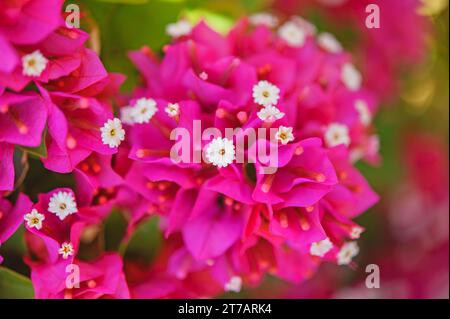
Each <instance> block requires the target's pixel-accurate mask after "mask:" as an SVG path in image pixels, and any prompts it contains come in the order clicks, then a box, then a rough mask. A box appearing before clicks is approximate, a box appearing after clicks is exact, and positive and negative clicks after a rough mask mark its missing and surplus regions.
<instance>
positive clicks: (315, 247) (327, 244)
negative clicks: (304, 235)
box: [309, 237, 333, 257]
mask: <svg viewBox="0 0 450 319" xmlns="http://www.w3.org/2000/svg"><path fill="white" fill-rule="evenodd" d="M331 248H333V243H332V242H331V241H330V238H328V237H327V238H325V239H324V240H321V241H317V242H315V243H312V244H311V247H310V248H309V253H310V254H311V255H313V256H319V257H323V256H325V255H326V254H327V253H328V252H329V251H330V250H331Z"/></svg>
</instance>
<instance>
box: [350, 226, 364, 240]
mask: <svg viewBox="0 0 450 319" xmlns="http://www.w3.org/2000/svg"><path fill="white" fill-rule="evenodd" d="M363 231H364V229H363V228H362V227H359V226H355V227H352V229H351V230H350V238H351V239H357V238H359V237H360V236H361V234H362V232H363Z"/></svg>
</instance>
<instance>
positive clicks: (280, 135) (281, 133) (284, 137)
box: [275, 125, 294, 145]
mask: <svg viewBox="0 0 450 319" xmlns="http://www.w3.org/2000/svg"><path fill="white" fill-rule="evenodd" d="M275 138H276V139H277V140H279V141H280V142H281V144H283V145H286V144H287V143H289V142H291V141H293V140H294V134H292V127H286V126H283V125H280V127H279V128H278V132H277V133H276V134H275Z"/></svg>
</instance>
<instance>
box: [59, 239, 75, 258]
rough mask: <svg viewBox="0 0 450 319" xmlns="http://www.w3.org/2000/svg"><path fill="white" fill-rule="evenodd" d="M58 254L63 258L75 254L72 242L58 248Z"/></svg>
mask: <svg viewBox="0 0 450 319" xmlns="http://www.w3.org/2000/svg"><path fill="white" fill-rule="evenodd" d="M58 254H60V255H62V258H64V259H67V258H68V257H69V256H72V255H73V254H74V250H73V246H72V243H67V242H65V243H63V244H62V245H61V248H60V249H59V250H58Z"/></svg>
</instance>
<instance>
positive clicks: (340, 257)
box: [336, 241, 359, 265]
mask: <svg viewBox="0 0 450 319" xmlns="http://www.w3.org/2000/svg"><path fill="white" fill-rule="evenodd" d="M358 253H359V247H358V243H357V242H356V241H351V242H348V243H345V244H344V245H342V247H341V250H339V252H338V253H337V255H336V258H337V263H338V265H348V264H350V263H351V262H352V259H353V257H355V256H356V255H358Z"/></svg>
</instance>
